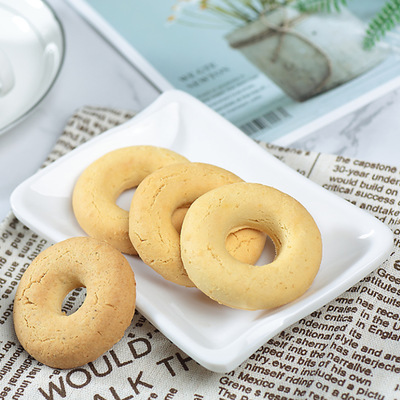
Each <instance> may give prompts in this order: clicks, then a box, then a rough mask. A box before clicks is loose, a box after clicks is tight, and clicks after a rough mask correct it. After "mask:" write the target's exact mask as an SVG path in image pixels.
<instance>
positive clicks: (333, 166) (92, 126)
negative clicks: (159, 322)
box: [0, 107, 400, 400]
mask: <svg viewBox="0 0 400 400" xmlns="http://www.w3.org/2000/svg"><path fill="white" fill-rule="evenodd" d="M132 115H133V114H132V113H130V112H126V111H121V110H108V109H95V108H90V107H88V108H84V109H81V110H79V111H78V112H77V113H76V114H75V115H74V116H73V117H72V118H71V119H70V121H69V123H68V125H67V126H66V128H65V131H64V132H63V134H62V135H61V137H60V139H59V141H58V143H57V144H56V146H55V148H54V150H53V151H52V153H51V154H50V155H49V157H48V159H47V160H46V162H45V164H48V163H50V162H52V161H53V160H55V159H57V158H58V157H59V156H61V155H63V154H65V153H67V152H68V151H70V150H71V149H73V148H74V147H76V146H78V145H80V144H81V143H83V142H85V141H87V140H89V139H90V138H91V137H93V136H95V135H98V134H100V133H101V132H102V131H105V130H107V129H108V128H111V127H113V126H115V125H118V124H119V123H121V122H124V121H125V120H126V119H128V118H130V117H131V116H132ZM227 145H229V144H227ZM260 146H262V147H264V148H265V150H266V151H268V152H271V153H272V154H274V155H275V156H276V157H278V158H279V159H281V160H282V161H283V162H284V163H286V164H288V165H289V166H290V167H292V168H294V169H295V170H297V171H298V172H299V173H300V174H302V175H305V176H307V177H308V178H309V179H311V180H313V181H315V182H317V183H318V184H319V185H321V186H322V187H324V188H326V189H327V190H331V191H333V192H334V193H336V194H337V195H338V196H341V197H343V198H345V199H346V200H348V201H349V202H352V203H354V204H355V205H356V206H358V207H360V208H362V209H364V210H365V211H366V212H369V213H371V214H372V215H375V216H376V217H377V218H379V219H380V220H382V221H383V222H384V223H385V224H387V225H388V226H390V227H391V228H392V230H393V232H394V236H395V241H394V246H393V251H392V253H391V254H390V257H389V259H388V260H387V261H386V262H385V263H383V264H382V265H380V266H378V267H377V268H376V270H375V271H374V272H373V273H371V274H370V275H369V276H366V277H365V278H364V279H363V280H361V281H360V282H358V283H357V284H356V285H355V286H354V287H352V288H350V289H349V290H347V291H346V292H344V293H343V294H341V295H340V296H339V297H337V298H336V299H335V300H333V301H332V302H330V303H329V304H327V305H325V306H324V307H322V308H321V309H319V310H316V311H315V312H313V313H312V314H311V315H309V316H307V317H306V318H302V319H300V320H299V321H298V322H297V323H295V324H293V325H292V326H290V327H288V328H286V329H285V330H284V331H282V332H280V333H279V334H278V335H276V336H275V337H273V338H272V339H270V340H268V341H266V343H265V344H264V345H263V346H261V347H260V348H259V349H258V350H257V351H256V352H255V353H254V354H253V355H251V356H250V357H249V358H248V359H247V360H245V361H244V362H243V363H242V364H241V365H240V366H239V367H238V368H236V369H235V370H233V371H226V372H225V373H215V372H211V371H208V370H206V369H205V368H203V367H202V366H200V365H198V364H197V363H196V362H195V361H194V360H192V359H191V358H190V357H188V356H187V355H186V354H185V353H184V352H183V351H182V350H180V349H179V348H177V347H176V346H175V345H174V344H173V343H171V342H170V341H169V340H168V339H167V338H166V337H165V336H164V335H163V334H162V332H160V331H158V330H157V329H155V327H154V326H152V325H151V324H150V323H149V322H148V321H147V320H146V318H145V317H144V316H143V315H141V314H140V313H139V312H137V311H136V313H135V316H134V318H133V321H132V323H131V325H130V326H129V328H128V329H127V331H126V333H125V335H124V337H123V338H122V339H121V340H120V341H119V342H118V343H117V344H116V345H114V346H113V348H112V349H110V350H109V351H107V352H106V353H105V354H104V355H103V356H101V357H99V358H98V359H97V360H95V361H94V362H90V363H88V364H87V365H84V366H82V367H79V368H74V369H70V370H58V369H53V368H50V367H47V366H45V365H43V364H41V363H39V362H37V361H36V360H34V359H33V358H32V357H31V356H29V355H28V354H27V353H26V352H25V350H24V349H23V348H22V347H21V345H20V344H19V343H18V340H17V338H16V336H15V333H14V329H13V317H12V310H13V298H14V295H15V291H16V288H17V285H18V282H19V280H20V279H21V277H22V275H23V273H24V271H25V270H26V268H27V267H28V266H29V264H30V263H31V261H32V260H33V259H34V258H35V257H36V256H37V255H38V254H39V253H40V252H41V251H42V250H44V249H45V248H47V247H48V246H49V245H50V244H51V243H49V242H47V241H46V240H45V239H43V238H42V237H40V236H39V235H38V234H37V233H35V232H33V231H32V230H30V229H29V228H27V227H26V226H24V225H23V224H22V223H21V222H19V221H18V220H17V219H16V218H15V216H14V215H13V214H12V213H10V214H9V215H8V216H7V218H6V219H5V220H4V221H3V223H2V225H1V226H0V400H4V399H6V400H9V399H29V400H36V399H47V400H49V399H85V400H88V399H93V400H106V399H107V400H111V399H112V400H129V399H146V400H152V399H167V400H179V399H182V400H205V399H207V400H208V399H210V400H218V399H219V400H228V399H241V400H257V399H268V400H272V399H275V400H283V399H313V400H327V399H345V400H355V399H359V400H362V399H379V400H383V399H386V400H387V399H392V400H394V399H400V352H399V342H400V311H399V306H400V296H399V294H400V250H399V247H400V238H399V235H400V197H399V195H398V191H399V184H400V175H399V168H398V167H396V166H390V165H385V164H382V163H375V162H368V161H363V160H358V159H354V158H346V157H343V156H335V155H328V154H319V153H314V152H307V151H302V150H297V149H292V148H286V147H279V146H276V145H271V144H268V143H265V142H260ZM327 212H329V210H327ZM81 301H82V289H77V290H74V291H72V292H71V293H69V295H68V296H67V298H66V299H65V301H64V304H63V309H64V310H65V311H66V312H73V311H74V310H75V309H76V308H77V307H79V304H80V302H81Z"/></svg>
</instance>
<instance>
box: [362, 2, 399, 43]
mask: <svg viewBox="0 0 400 400" xmlns="http://www.w3.org/2000/svg"><path fill="white" fill-rule="evenodd" d="M399 23H400V0H389V1H386V3H385V4H384V6H383V7H382V9H381V10H380V11H379V12H378V13H377V14H376V15H375V17H374V18H373V19H372V20H371V21H370V23H369V25H368V28H367V31H366V35H365V38H364V43H363V45H364V48H365V49H371V48H372V47H374V46H375V44H376V43H377V42H378V41H380V40H382V38H383V37H385V35H386V34H387V33H388V32H389V31H391V30H393V29H394V28H395V27H396V26H397V25H398V24H399Z"/></svg>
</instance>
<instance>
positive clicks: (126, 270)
mask: <svg viewBox="0 0 400 400" xmlns="http://www.w3.org/2000/svg"><path fill="white" fill-rule="evenodd" d="M78 287H85V288H86V291H87V294H86V298H85V300H84V302H83V304H82V305H81V307H80V308H79V309H78V310H77V311H75V312H74V313H72V314H70V315H65V314H64V313H63V312H62V311H61V306H62V302H63V300H64V298H65V296H66V295H67V294H68V293H69V292H70V291H71V290H73V289H76V288H78ZM135 301H136V283H135V277H134V273H133V271H132V269H131V267H130V265H129V263H128V261H127V260H126V258H125V257H124V256H123V255H122V254H121V253H120V252H118V251H117V250H116V249H114V248H113V247H112V246H111V245H109V244H107V243H105V242H100V241H98V240H96V239H93V238H89V237H78V238H72V239H67V240H65V241H63V242H60V243H57V244H55V245H53V246H51V247H49V248H47V249H46V250H44V251H43V252H41V253H40V254H39V255H38V256H37V257H36V258H35V260H34V261H33V262H32V263H31V265H30V266H29V267H28V268H27V270H26V271H25V273H24V275H23V277H22V279H21V281H20V283H19V285H18V289H17V292H16V296H15V301H14V327H15V332H16V334H17V337H18V340H19V341H20V343H21V345H22V346H23V347H24V348H25V350H26V351H27V352H28V353H29V354H30V355H31V356H32V357H34V358H35V359H36V360H37V361H40V362H42V363H43V364H45V365H48V366H50V367H52V368H74V367H78V366H81V365H84V364H86V363H88V362H90V361H93V360H95V359H96V358H98V357H99V356H101V355H102V354H103V353H104V352H105V351H107V350H109V349H110V348H111V347H112V346H113V345H114V344H115V343H116V342H118V341H119V340H120V339H121V338H122V336H123V335H124V332H125V330H126V328H127V327H128V326H129V325H130V323H131V320H132V318H133V315H134V311H135Z"/></svg>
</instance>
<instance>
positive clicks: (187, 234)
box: [181, 183, 322, 310]
mask: <svg viewBox="0 0 400 400" xmlns="http://www.w3.org/2000/svg"><path fill="white" fill-rule="evenodd" d="M235 226H248V227H251V228H255V229H259V230H262V231H263V232H265V233H266V234H267V235H268V236H269V237H270V238H271V239H272V241H273V243H274V245H275V251H276V256H275V259H274V260H273V261H272V262H271V263H269V264H266V265H262V266H255V265H250V264H246V263H242V262H240V261H238V260H236V259H235V258H234V257H232V256H231V255H230V254H229V253H228V252H227V251H226V248H225V238H226V236H227V235H228V233H229V232H230V231H231V230H232V229H233V228H235ZM181 255H182V261H183V264H184V267H185V269H186V271H187V273H188V275H189V278H190V279H191V280H192V281H193V283H194V284H195V285H196V286H197V287H198V288H199V289H200V290H201V291H202V292H204V293H205V294H206V295H207V296H209V297H210V298H212V299H214V300H216V301H217V302H219V303H221V304H224V305H227V306H230V307H233V308H239V309H246V310H257V309H268V308H274V307H279V306H281V305H283V304H286V303H289V302H291V301H293V300H295V299H296V298H298V297H299V296H301V295H302V294H303V293H305V292H306V290H307V289H308V288H309V287H310V285H311V283H312V282H313V280H314V278H315V276H316V274H317V272H318V269H319V266H320V263H321V257H322V242H321V235H320V232H319V230H318V227H317V225H316V223H315V221H314V219H313V218H312V216H311V215H310V214H309V213H308V211H307V210H306V209H305V208H304V207H303V206H302V205H301V204H300V203H299V202H298V201H297V200H295V199H294V198H293V197H291V196H289V195H287V194H285V193H283V192H281V191H279V190H277V189H274V188H272V187H269V186H265V185H261V184H257V183H234V184H232V185H227V186H222V187H220V188H217V189H214V190H212V191H210V192H208V193H205V194H204V195H203V196H201V197H199V198H198V199H197V200H196V201H195V202H194V203H193V204H192V205H191V207H190V208H189V210H188V212H187V214H186V216H185V219H184V221H183V225H182V232H181Z"/></svg>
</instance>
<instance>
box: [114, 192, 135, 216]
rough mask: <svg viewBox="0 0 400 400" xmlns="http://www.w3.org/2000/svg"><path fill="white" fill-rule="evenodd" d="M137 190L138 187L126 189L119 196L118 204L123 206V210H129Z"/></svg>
mask: <svg viewBox="0 0 400 400" xmlns="http://www.w3.org/2000/svg"><path fill="white" fill-rule="evenodd" d="M135 190H136V188H132V189H127V190H124V191H123V192H122V193H121V194H120V195H119V196H118V198H117V201H116V204H117V206H118V207H121V208H122V209H123V210H126V211H129V209H130V207H131V202H132V197H133V195H134V194H135Z"/></svg>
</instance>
